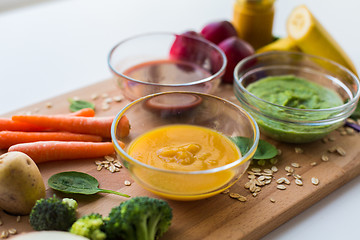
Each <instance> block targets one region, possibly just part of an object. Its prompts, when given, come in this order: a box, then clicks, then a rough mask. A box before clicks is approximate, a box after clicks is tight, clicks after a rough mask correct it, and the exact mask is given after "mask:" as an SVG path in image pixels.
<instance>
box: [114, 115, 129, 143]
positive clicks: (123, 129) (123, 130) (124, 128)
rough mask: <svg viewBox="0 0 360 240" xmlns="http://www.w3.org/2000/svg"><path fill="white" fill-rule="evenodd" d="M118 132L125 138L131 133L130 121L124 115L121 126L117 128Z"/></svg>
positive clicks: (120, 122)
mask: <svg viewBox="0 0 360 240" xmlns="http://www.w3.org/2000/svg"><path fill="white" fill-rule="evenodd" d="M117 132H118V134H119V137H121V138H123V137H126V136H127V135H129V132H130V123H129V119H128V118H127V117H126V116H125V115H124V116H122V117H121V119H120V121H119V124H118V126H117Z"/></svg>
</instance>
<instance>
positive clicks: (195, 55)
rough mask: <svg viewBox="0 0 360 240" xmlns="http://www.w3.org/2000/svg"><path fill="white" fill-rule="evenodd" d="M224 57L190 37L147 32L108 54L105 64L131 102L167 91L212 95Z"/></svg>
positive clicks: (203, 40)
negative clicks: (106, 63)
mask: <svg viewBox="0 0 360 240" xmlns="http://www.w3.org/2000/svg"><path fill="white" fill-rule="evenodd" d="M226 63H227V60H226V56H225V54H224V53H223V51H222V50H221V49H220V48H218V47H217V46H216V45H215V44H213V43H211V42H209V41H207V40H205V39H202V38H199V37H196V36H192V35H190V34H187V35H178V34H173V33H161V32H159V33H146V34H141V35H137V36H133V37H130V38H128V39H125V40H123V41H122V42H120V43H119V44H117V45H116V46H115V47H114V48H113V49H112V50H111V52H110V54H109V57H108V64H109V67H110V69H111V71H112V72H113V74H114V76H115V79H116V81H117V83H118V86H119V87H120V89H121V90H122V92H123V94H124V96H125V97H126V98H127V99H129V100H130V101H132V100H135V99H137V98H140V97H143V96H146V95H149V94H153V93H158V92H167V91H192V92H203V93H209V94H211V93H214V91H215V90H216V88H217V87H218V85H219V83H220V78H221V77H222V75H223V74H224V72H225V67H226Z"/></svg>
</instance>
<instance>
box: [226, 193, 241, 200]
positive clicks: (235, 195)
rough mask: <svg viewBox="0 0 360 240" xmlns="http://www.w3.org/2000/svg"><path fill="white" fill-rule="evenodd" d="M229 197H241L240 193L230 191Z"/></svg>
mask: <svg viewBox="0 0 360 240" xmlns="http://www.w3.org/2000/svg"><path fill="white" fill-rule="evenodd" d="M229 197H231V198H236V199H237V198H239V197H241V195H240V194H238V193H230V194H229Z"/></svg>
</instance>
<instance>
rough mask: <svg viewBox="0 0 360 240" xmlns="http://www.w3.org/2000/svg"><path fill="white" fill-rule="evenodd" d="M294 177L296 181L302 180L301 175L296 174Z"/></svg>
mask: <svg viewBox="0 0 360 240" xmlns="http://www.w3.org/2000/svg"><path fill="white" fill-rule="evenodd" d="M293 177H294V178H295V179H301V178H302V177H301V176H300V175H299V174H296V173H294V174H293Z"/></svg>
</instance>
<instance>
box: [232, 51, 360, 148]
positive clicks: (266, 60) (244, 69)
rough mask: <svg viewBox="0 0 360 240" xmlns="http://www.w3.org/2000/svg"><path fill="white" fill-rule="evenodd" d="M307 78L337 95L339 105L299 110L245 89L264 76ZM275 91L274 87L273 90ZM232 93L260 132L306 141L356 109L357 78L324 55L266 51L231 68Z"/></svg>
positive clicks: (270, 135)
mask: <svg viewBox="0 0 360 240" xmlns="http://www.w3.org/2000/svg"><path fill="white" fill-rule="evenodd" d="M289 75H290V76H294V77H300V78H303V79H307V80H309V81H310V82H312V83H316V84H318V85H320V86H322V87H325V88H327V89H330V90H332V91H334V92H335V94H337V95H338V96H339V97H340V98H341V100H342V101H343V104H342V105H340V106H337V107H332V108H326V109H301V108H295V107H289V106H282V105H277V104H274V103H271V102H268V101H265V100H263V99H261V98H259V97H257V96H255V95H253V94H252V93H250V92H249V91H248V90H247V87H248V86H249V84H251V83H254V82H256V81H258V80H260V79H263V78H265V77H277V76H289ZM274 91H275V90H274ZM234 92H235V95H236V97H237V99H238V100H239V102H240V105H241V106H242V107H243V108H244V109H245V110H247V111H248V112H249V113H250V114H251V115H252V116H253V117H254V118H255V119H256V121H257V123H258V125H259V128H260V131H261V133H264V134H265V135H267V136H269V137H271V138H273V139H275V140H278V141H282V142H288V143H306V142H312V141H315V140H318V139H320V138H323V137H324V136H325V135H327V134H328V133H330V132H331V131H333V130H334V129H336V128H338V127H339V126H341V125H343V123H344V120H345V119H346V118H348V117H349V116H350V115H351V114H352V112H353V111H354V109H355V108H356V105H357V102H358V99H359V80H358V78H357V77H356V76H355V75H354V74H353V73H352V72H350V71H349V70H348V69H346V68H344V67H343V66H341V65H339V64H337V63H335V62H333V61H330V60H328V59H325V58H321V57H316V56H312V55H308V54H304V53H296V52H276V51H274V52H267V53H262V54H255V55H252V56H250V57H247V58H245V59H243V60H242V61H241V62H239V63H238V65H237V66H236V67H235V70H234Z"/></svg>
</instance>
